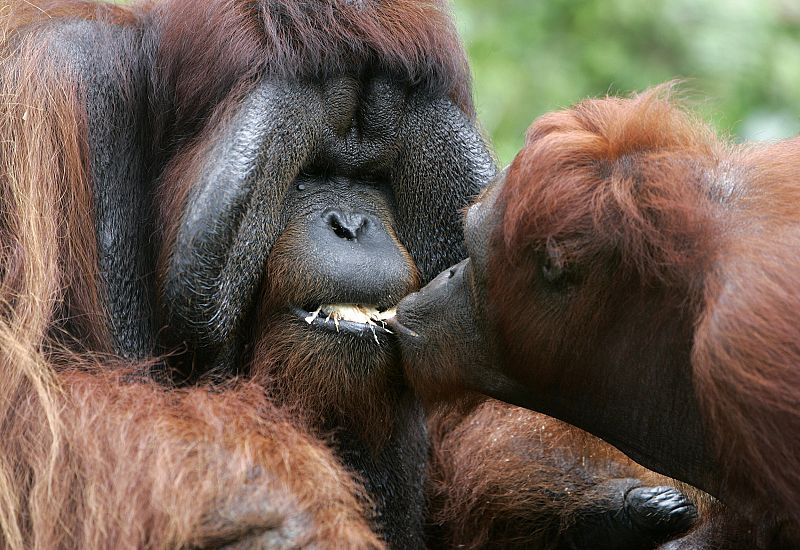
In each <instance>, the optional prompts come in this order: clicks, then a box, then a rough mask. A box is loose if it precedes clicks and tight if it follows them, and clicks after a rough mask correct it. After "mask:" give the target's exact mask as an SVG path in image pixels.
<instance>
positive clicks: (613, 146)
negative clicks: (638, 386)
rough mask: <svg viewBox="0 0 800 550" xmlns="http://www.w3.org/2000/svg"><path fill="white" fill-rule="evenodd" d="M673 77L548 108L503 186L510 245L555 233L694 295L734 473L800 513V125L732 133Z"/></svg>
mask: <svg viewBox="0 0 800 550" xmlns="http://www.w3.org/2000/svg"><path fill="white" fill-rule="evenodd" d="M672 90H673V86H672V85H665V86H661V87H658V88H655V89H653V90H650V91H647V92H644V93H642V94H640V95H636V96H634V97H632V98H631V99H619V98H605V99H596V100H587V101H584V102H581V103H580V104H578V105H577V106H576V107H574V108H573V109H570V110H567V111H562V112H557V113H552V114H548V115H545V116H543V117H542V118H540V119H539V120H538V121H536V122H535V123H534V124H533V126H532V127H531V128H530V130H529V132H528V135H527V141H526V145H525V147H524V149H523V150H522V151H521V152H520V154H519V155H518V156H517V158H516V159H515V161H514V162H513V164H512V165H511V167H510V169H509V172H508V176H507V180H506V185H505V187H504V189H503V204H505V205H506V207H505V208H506V210H505V214H504V218H503V220H504V221H503V226H502V238H501V242H502V246H503V248H504V249H505V251H506V255H508V256H509V257H519V256H520V255H522V254H524V253H525V251H527V250H530V249H531V247H537V246H539V247H541V246H542V243H549V242H557V243H558V244H559V247H560V252H561V253H562V254H563V259H564V261H565V262H566V263H568V264H569V263H573V264H575V265H578V266H583V267H586V266H590V267H589V269H601V267H600V266H598V265H597V262H598V258H601V257H608V253H609V252H612V251H613V254H615V255H616V256H615V258H616V260H617V262H618V263H617V264H615V265H616V266H617V267H618V268H619V269H620V270H622V271H621V272H622V273H626V274H629V275H630V276H632V277H634V278H635V280H637V281H639V282H640V283H641V284H642V285H643V286H657V287H663V288H673V289H677V291H676V292H683V294H682V295H680V294H677V295H676V296H677V299H678V300H683V306H681V307H682V308H683V309H684V310H685V311H687V312H689V313H690V315H691V317H692V318H693V319H694V321H695V323H694V326H693V327H690V330H694V337H693V343H692V349H691V350H690V351H691V369H692V376H693V381H694V386H695V388H696V392H697V395H698V396H699V399H700V401H701V403H700V404H701V409H702V412H703V414H704V420H705V422H706V424H707V426H708V428H709V432H710V433H712V434H713V435H714V440H715V441H714V443H715V445H716V449H717V452H718V457H719V464H720V465H721V467H722V468H723V469H724V472H723V474H722V475H723V476H724V478H725V483H726V484H727V485H728V486H729V487H730V488H731V489H732V490H733V492H734V493H736V494H738V495H739V500H740V501H743V502H748V501H752V507H753V510H755V511H761V510H760V509H759V508H761V509H763V508H764V507H766V508H770V509H773V510H778V511H779V514H788V515H790V516H791V517H792V519H793V521H794V522H795V524H796V525H800V323H798V311H800V259H799V258H800V257H799V256H798V254H797V243H798V242H800V138H794V139H791V140H787V141H784V142H781V143H777V144H761V145H729V144H726V143H723V142H721V141H720V140H718V138H717V137H716V136H715V135H714V133H713V132H712V131H711V130H710V129H709V128H708V127H707V126H706V125H704V124H702V123H700V122H698V121H697V120H696V119H695V118H694V117H693V116H692V115H690V114H689V113H688V112H687V111H686V110H684V109H683V108H682V107H681V105H680V103H679V102H677V101H674V99H673V97H672V96H673V95H674V94H673V91H672ZM593 262H594V263H593ZM598 291H600V292H602V289H599V290H598ZM753 497H756V499H755V500H754V499H753Z"/></svg>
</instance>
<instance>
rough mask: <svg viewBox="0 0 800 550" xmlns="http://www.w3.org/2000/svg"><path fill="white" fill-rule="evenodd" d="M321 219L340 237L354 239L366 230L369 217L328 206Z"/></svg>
mask: <svg viewBox="0 0 800 550" xmlns="http://www.w3.org/2000/svg"><path fill="white" fill-rule="evenodd" d="M322 219H323V220H325V223H326V224H328V226H329V227H330V228H331V230H332V231H333V232H334V233H335V234H336V236H337V237H339V238H340V239H346V240H348V241H355V240H358V238H359V237H360V236H361V235H362V234H363V233H365V232H366V231H367V228H368V226H369V218H368V216H367V215H366V214H362V213H361V212H345V211H343V210H340V209H337V208H328V209H326V210H325V212H323V214H322Z"/></svg>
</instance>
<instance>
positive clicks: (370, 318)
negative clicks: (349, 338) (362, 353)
mask: <svg viewBox="0 0 800 550" xmlns="http://www.w3.org/2000/svg"><path fill="white" fill-rule="evenodd" d="M395 313H396V310H395V309H394V308H392V309H387V310H385V311H379V310H378V309H377V308H375V307H374V306H365V305H360V304H323V305H321V306H319V307H318V308H316V309H315V310H314V311H306V310H304V309H301V308H295V314H297V315H298V316H299V317H302V318H303V320H304V321H305V322H306V323H308V324H309V325H311V326H313V327H319V328H324V329H327V330H331V331H335V332H339V333H341V332H345V333H350V334H356V335H358V336H365V337H370V336H371V337H372V338H373V339H374V340H375V342H376V343H377V344H379V345H380V341H379V340H378V335H379V334H385V335H388V334H392V331H390V330H389V329H387V328H386V321H387V320H389V319H392V318H393V317H394V316H395Z"/></svg>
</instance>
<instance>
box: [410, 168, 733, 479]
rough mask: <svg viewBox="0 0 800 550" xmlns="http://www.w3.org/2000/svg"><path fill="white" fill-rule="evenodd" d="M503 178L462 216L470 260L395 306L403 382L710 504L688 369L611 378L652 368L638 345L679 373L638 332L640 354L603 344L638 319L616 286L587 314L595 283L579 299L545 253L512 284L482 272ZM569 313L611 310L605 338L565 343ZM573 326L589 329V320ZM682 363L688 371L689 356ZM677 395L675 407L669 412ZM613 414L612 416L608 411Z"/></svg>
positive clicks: (571, 337)
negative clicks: (467, 398)
mask: <svg viewBox="0 0 800 550" xmlns="http://www.w3.org/2000/svg"><path fill="white" fill-rule="evenodd" d="M504 178H505V175H504V174H501V175H499V176H498V177H497V178H496V179H495V181H494V182H493V183H492V184H491V185H490V187H489V188H488V189H487V190H486V191H485V192H484V193H483V194H482V196H481V197H480V198H479V200H478V202H476V203H475V204H474V205H473V206H472V207H470V209H469V211H468V212H467V216H466V221H465V227H464V233H465V240H466V245H467V250H468V252H469V254H470V257H469V259H468V260H465V261H464V262H462V263H460V264H457V265H456V266H453V267H452V268H450V269H448V270H445V271H444V272H442V273H441V274H440V275H439V276H437V278H436V279H434V280H433V281H432V282H431V283H430V284H429V285H428V286H426V287H424V288H422V289H421V290H420V291H419V292H417V293H415V294H411V295H409V296H407V297H406V298H404V299H403V300H402V301H401V302H400V304H399V305H398V315H397V324H398V325H399V326H398V328H397V332H398V334H399V338H400V341H401V345H402V348H403V355H404V358H405V363H406V374H407V377H408V379H409V380H410V381H411V382H412V384H413V385H414V387H415V389H416V390H417V391H418V392H420V393H421V394H422V395H425V396H427V397H428V398H432V399H446V398H452V396H453V395H457V394H458V392H467V391H472V392H479V393H483V394H486V395H489V396H491V397H494V398H497V399H501V400H503V401H506V402H509V403H512V404H515V405H519V406H523V407H526V408H529V409H533V410H536V411H539V412H543V413H545V414H548V415H551V416H555V417H557V418H560V419H562V420H565V421H567V422H569V423H571V424H574V425H576V426H578V427H580V428H583V429H585V430H586V431H589V432H591V433H594V434H595V435H598V436H600V437H602V438H603V439H605V440H606V441H608V442H610V443H612V444H613V445H615V446H616V447H618V448H619V449H621V450H622V451H623V452H625V453H626V454H628V455H629V456H631V457H632V458H634V459H635V460H637V461H638V462H640V463H641V464H643V465H645V466H647V467H648V468H650V469H653V470H656V471H658V472H660V473H663V474H666V475H670V476H672V477H676V478H678V479H681V480H684V481H687V482H689V483H692V484H693V485H696V486H699V487H701V488H703V489H705V490H707V491H709V492H711V493H712V494H714V493H717V492H718V488H719V480H718V479H716V477H715V475H714V471H715V467H716V465H715V462H714V460H713V459H712V458H711V456H710V454H709V452H708V449H707V448H706V437H705V433H704V431H703V428H702V420H701V418H700V414H699V411H698V407H697V402H696V398H695V397H694V391H693V388H692V385H691V379H690V377H689V375H688V370H687V369H685V368H674V369H673V368H671V367H670V368H667V367H664V368H662V369H660V370H658V371H657V372H656V371H655V370H643V371H641V376H640V377H638V378H636V379H631V377H630V376H622V374H623V373H624V371H625V368H628V367H629V365H633V364H637V361H639V360H640V359H641V361H646V360H647V361H649V362H651V363H652V362H653V360H652V359H647V358H646V357H645V355H646V354H644V353H643V352H642V351H638V352H637V351H636V350H637V346H638V349H640V350H647V353H650V354H654V355H655V356H656V357H658V358H663V360H664V361H665V364H667V363H671V362H673V361H679V362H680V360H681V358H676V357H674V356H673V355H672V353H671V352H664V353H662V352H660V351H659V350H660V349H661V347H662V346H663V347H664V349H666V350H671V349H672V347H671V345H670V340H669V339H667V338H666V337H664V339H663V340H661V341H659V338H658V337H654V336H653V335H652V333H648V334H647V335H646V336H643V337H642V338H643V340H646V343H645V342H644V341H628V342H626V343H625V345H624V346H623V345H622V344H620V345H618V346H615V345H609V344H608V343H607V342H609V341H611V342H613V341H614V335H615V334H616V335H619V334H634V333H635V331H633V330H631V326H640V325H641V323H643V322H645V319H647V318H648V311H646V310H638V311H629V312H627V315H628V317H627V318H626V316H625V314H624V306H625V304H626V302H625V295H624V289H623V288H622V287H623V286H624V285H623V284H622V282H621V283H620V287H621V288H620V294H619V297H616V298H614V299H609V300H607V301H606V302H603V303H598V304H596V305H593V306H592V308H588V307H584V306H585V303H586V302H585V301H591V300H593V299H594V296H595V295H596V294H597V293H596V292H593V290H592V283H593V282H594V280H593V279H592V277H593V276H594V274H588V275H586V279H584V280H582V283H583V284H584V285H586V286H585V288H582V287H581V286H580V285H578V284H574V283H572V282H571V281H569V279H568V278H569V277H570V275H571V274H570V273H569V272H568V271H565V270H564V268H563V266H559V265H558V261H557V255H556V254H550V253H548V252H547V251H545V252H543V254H542V255H540V256H538V257H536V258H529V259H525V260H524V261H526V262H528V263H526V264H524V265H523V266H522V267H518V268H517V269H518V271H521V272H522V273H523V274H522V275H519V274H516V273H513V272H511V271H508V270H504V272H502V273H498V272H497V270H493V267H494V265H495V264H494V262H495V259H494V258H493V257H492V253H493V250H495V249H496V248H497V246H495V244H496V243H495V241H493V239H496V238H497V237H496V235H497V233H496V231H497V227H498V225H499V223H500V219H501V215H502V211H503V208H502V205H500V204H498V196H499V195H500V194H501V189H502V186H503V183H504ZM493 277H507V278H513V285H516V286H515V288H516V294H514V295H515V296H518V297H519V299H518V300H511V299H504V300H503V302H502V303H498V300H497V297H496V296H493V295H490V294H489V293H488V291H487V290H488V289H489V288H492V285H493V279H492V278H493ZM531 304H535V307H531ZM575 304H577V305H580V306H581V308H580V309H589V310H592V311H596V312H597V311H610V313H609V316H610V317H613V318H615V319H619V321H618V322H616V323H615V324H614V325H613V326H612V327H611V328H609V329H607V332H606V333H605V334H591V335H587V334H585V333H584V334H581V333H580V331H576V332H575V333H574V334H571V333H567V332H566V331H567V330H569V325H568V324H567V322H566V321H567V319H570V315H571V311H573V310H572V309H571V308H575V309H578V306H577V305H575ZM661 305H662V304H658V306H659V307H661ZM620 309H622V310H623V311H620ZM681 321H682V320H681V319H678V318H674V319H672V320H670V321H668V322H665V323H664V324H663V325H659V327H654V328H653V332H656V328H658V329H659V331H660V333H664V334H668V335H670V336H673V337H674V336H675V334H680V333H681V328H682V326H683V324H682V323H681ZM575 324H579V323H575ZM584 326H591V325H590V323H589V319H587V322H586V323H585V325H584ZM549 327H558V328H554V329H552V330H550V329H549ZM561 327H563V328H561ZM572 342H576V344H575V345H571V343H572ZM601 342H602V344H601ZM620 358H624V361H620V360H619V359H620ZM683 360H685V361H686V362H687V364H688V357H684V358H683ZM639 364H642V363H639ZM630 368H632V367H630ZM573 373H575V374H573ZM671 373H672V374H671ZM593 374H596V377H593V376H592V375H593ZM670 375H672V376H674V379H672V380H670V379H668V378H669V376H670ZM665 378H666V379H665ZM664 388H670V389H671V391H670V392H668V393H666V392H664ZM676 395H682V396H685V398H683V399H680V400H678V401H676V400H674V396H676ZM614 403H618V404H620V405H619V407H621V408H619V409H617V407H612V406H610V405H609V404H614ZM623 418H636V419H637V420H638V421H637V422H630V421H628V422H623V421H622V419H623Z"/></svg>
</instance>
